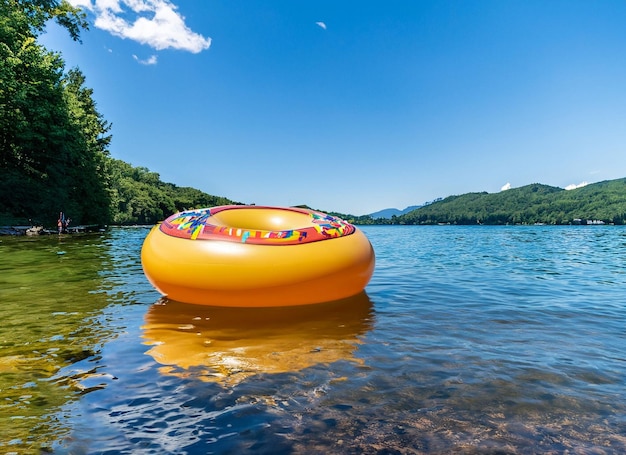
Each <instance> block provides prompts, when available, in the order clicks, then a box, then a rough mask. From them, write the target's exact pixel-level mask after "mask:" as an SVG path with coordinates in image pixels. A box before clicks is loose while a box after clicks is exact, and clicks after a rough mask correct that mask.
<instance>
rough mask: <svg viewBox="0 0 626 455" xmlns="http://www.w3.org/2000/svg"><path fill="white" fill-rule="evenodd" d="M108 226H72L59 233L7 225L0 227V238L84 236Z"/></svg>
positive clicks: (54, 230) (101, 230)
mask: <svg viewBox="0 0 626 455" xmlns="http://www.w3.org/2000/svg"><path fill="white" fill-rule="evenodd" d="M107 228H108V226H101V225H98V224H88V225H78V226H72V227H68V228H66V229H64V230H63V231H62V232H59V231H58V230H57V229H46V228H44V227H43V226H28V225H23V226H19V225H15V226H12V225H9V226H0V236H18V237H19V236H39V235H54V234H56V235H60V234H86V233H92V232H104V231H105V230H106V229H107Z"/></svg>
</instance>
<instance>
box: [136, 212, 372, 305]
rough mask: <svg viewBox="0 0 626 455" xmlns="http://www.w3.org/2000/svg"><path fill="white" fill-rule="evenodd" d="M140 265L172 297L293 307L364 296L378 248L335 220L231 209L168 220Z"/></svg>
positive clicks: (182, 214)
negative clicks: (360, 294) (362, 292)
mask: <svg viewBox="0 0 626 455" xmlns="http://www.w3.org/2000/svg"><path fill="white" fill-rule="evenodd" d="M141 262H142V265H143V269H144V273H145V274H146V277H147V278H148V280H149V281H150V282H151V283H152V285H153V286H154V287H155V288H156V289H157V290H158V291H159V292H161V293H162V294H163V295H166V296H167V297H168V298H170V299H172V300H177V301H180V302H186V303H195V304H204V305H214V306H233V307H271V306H291V305H306V304H312V303H320V302H328V301H332V300H338V299H342V298H346V297H350V296H353V295H356V294H358V293H359V292H361V291H362V290H363V289H364V288H365V286H366V285H367V283H368V282H369V280H370V278H371V276H372V273H373V271H374V250H373V249H372V246H371V244H370V242H369V240H368V239H367V237H365V234H363V233H362V232H361V231H360V230H359V229H357V228H356V227H355V226H353V225H352V224H350V223H347V222H346V221H344V220H342V219H340V218H337V217H334V216H331V215H327V214H324V213H321V212H317V211H314V210H308V209H301V208H293V207H289V208H286V207H263V206H246V205H228V206H220V207H213V208H207V209H199V210H189V211H185V212H180V213H177V214H175V215H172V216H171V217H169V218H167V219H166V220H165V221H163V223H161V224H160V225H158V226H155V227H154V228H153V229H152V230H151V231H150V233H149V234H148V236H147V237H146V239H145V240H144V244H143V247H142V250H141Z"/></svg>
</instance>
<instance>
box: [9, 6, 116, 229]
mask: <svg viewBox="0 0 626 455" xmlns="http://www.w3.org/2000/svg"><path fill="white" fill-rule="evenodd" d="M81 17H82V16H81V14H80V12H79V11H78V10H76V9H74V8H73V7H71V6H70V5H69V4H68V3H67V2H65V1H63V2H57V1H51V0H38V1H18V0H2V1H1V2H0V212H4V213H10V214H12V215H13V216H14V217H17V218H34V219H40V220H47V219H50V218H53V219H56V214H58V212H59V211H60V210H64V211H67V212H71V213H72V214H73V217H75V218H76V219H79V220H81V221H82V222H86V223H100V222H104V221H106V220H107V219H108V207H109V205H110V204H109V202H108V191H107V189H106V185H105V184H103V181H104V174H103V168H102V160H103V158H104V156H106V155H107V154H108V150H107V148H106V147H107V145H108V141H109V138H108V137H107V136H106V132H107V131H108V129H109V126H108V124H107V123H106V122H105V121H104V120H103V119H102V117H101V115H100V114H99V113H98V112H97V111H96V107H95V103H94V102H93V99H92V98H91V91H90V90H89V89H87V88H85V86H84V82H85V79H84V76H83V75H82V74H81V73H80V71H79V70H77V69H76V70H72V71H70V72H68V73H67V74H64V69H65V66H64V65H65V64H64V61H63V60H62V58H61V56H60V55H59V54H57V53H53V52H49V51H48V50H46V49H45V48H44V47H43V46H41V45H39V44H38V43H37V34H38V33H40V32H41V31H42V30H43V28H44V25H45V23H46V21H47V20H49V19H51V18H55V19H57V21H58V22H60V23H61V24H62V25H64V26H66V28H68V31H69V32H70V35H71V36H72V37H73V38H75V39H78V36H79V30H80V29H81V27H83V26H84V23H83V22H82V21H81Z"/></svg>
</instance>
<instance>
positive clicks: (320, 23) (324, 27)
mask: <svg viewBox="0 0 626 455" xmlns="http://www.w3.org/2000/svg"><path fill="white" fill-rule="evenodd" d="M315 25H319V26H320V27H322V28H323V29H324V30H326V24H325V23H324V22H316V23H315Z"/></svg>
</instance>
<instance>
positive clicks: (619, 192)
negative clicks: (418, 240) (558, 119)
mask: <svg viewBox="0 0 626 455" xmlns="http://www.w3.org/2000/svg"><path fill="white" fill-rule="evenodd" d="M588 221H602V222H604V223H614V224H625V223H626V179H618V180H608V181H604V182H599V183H595V184H591V185H587V186H585V187H582V188H578V189H574V190H564V189H562V188H556V187H552V186H548V185H541V184H532V185H526V186H523V187H521V188H514V189H510V190H507V191H502V192H500V193H468V194H463V195H460V196H450V197H447V198H445V199H442V200H438V201H436V202H433V203H431V204H428V205H426V206H423V207H421V208H419V209H417V210H414V211H412V212H409V213H407V214H405V215H402V216H399V217H395V218H394V219H393V220H392V224H439V223H446V224H447V223H450V224H492V225H497V224H535V223H545V224H579V223H582V224H586V223H587V222H588Z"/></svg>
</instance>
